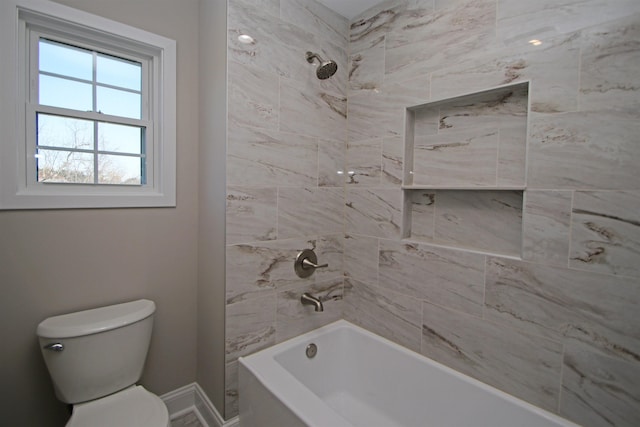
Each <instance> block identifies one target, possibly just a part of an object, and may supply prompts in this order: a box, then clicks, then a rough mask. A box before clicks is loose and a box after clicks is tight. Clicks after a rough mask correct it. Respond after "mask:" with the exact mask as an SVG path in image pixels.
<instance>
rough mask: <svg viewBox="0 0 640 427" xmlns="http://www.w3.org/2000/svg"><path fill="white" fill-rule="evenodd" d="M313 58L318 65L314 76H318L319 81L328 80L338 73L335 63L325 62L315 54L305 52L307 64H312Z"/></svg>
mask: <svg viewBox="0 0 640 427" xmlns="http://www.w3.org/2000/svg"><path fill="white" fill-rule="evenodd" d="M314 58H315V59H317V60H318V62H319V63H320V65H318V69H317V70H316V76H318V78H319V79H320V80H325V79H328V78H329V77H331V76H333V75H334V74H335V73H336V71H338V64H336V61H325V60H324V59H322V58H321V57H320V55H318V54H317V53H313V52H307V62H308V63H309V64H313V59H314Z"/></svg>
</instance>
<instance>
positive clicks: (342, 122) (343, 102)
mask: <svg viewBox="0 0 640 427" xmlns="http://www.w3.org/2000/svg"><path fill="white" fill-rule="evenodd" d="M309 72H311V71H310V70H309ZM313 73H314V75H315V71H313ZM314 78H315V77H314ZM346 124H347V98H346V96H345V95H342V94H338V93H331V92H327V91H324V90H318V89H317V88H313V87H309V85H304V84H301V83H298V82H295V81H293V80H287V79H283V80H281V82H280V130H282V131H285V132H291V133H295V134H297V135H309V136H314V137H317V138H327V139H333V140H338V141H344V140H345V135H346Z"/></svg>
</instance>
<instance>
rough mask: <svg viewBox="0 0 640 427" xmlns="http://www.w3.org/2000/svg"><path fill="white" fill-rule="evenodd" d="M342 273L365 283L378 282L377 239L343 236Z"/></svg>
mask: <svg viewBox="0 0 640 427" xmlns="http://www.w3.org/2000/svg"><path fill="white" fill-rule="evenodd" d="M344 267H345V269H344V275H345V277H347V278H350V279H355V280H357V281H359V282H362V283H365V284H367V285H377V284H378V239H377V238H375V237H369V236H359V235H356V234H347V235H346V236H345V238H344Z"/></svg>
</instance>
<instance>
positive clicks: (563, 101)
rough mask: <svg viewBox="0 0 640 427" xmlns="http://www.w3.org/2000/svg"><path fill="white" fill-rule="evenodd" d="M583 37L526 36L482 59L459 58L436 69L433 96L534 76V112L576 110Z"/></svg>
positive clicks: (457, 93) (500, 47) (569, 35)
mask: <svg viewBox="0 0 640 427" xmlns="http://www.w3.org/2000/svg"><path fill="white" fill-rule="evenodd" d="M580 41H581V39H580V33H571V34H567V35H562V36H558V37H555V38H551V39H545V40H544V43H543V44H542V45H539V46H533V45H531V44H529V43H527V42H526V41H525V42H523V43H519V44H517V45H514V46H496V47H495V48H492V49H491V52H487V53H488V54H487V55H483V56H482V57H481V58H472V59H461V60H460V61H456V62H454V63H453V64H452V65H447V66H445V67H442V68H440V69H439V70H437V71H434V72H433V74H432V77H431V84H432V93H431V96H432V97H433V99H443V98H447V97H453V96H457V95H461V94H465V93H473V92H477V91H481V90H485V89H486V88H490V87H496V86H502V85H506V84H511V83H517V82H522V81H526V80H531V81H532V86H533V89H532V90H531V92H530V94H529V97H530V98H531V110H532V111H536V112H547V113H552V112H565V111H576V109H577V105H578V94H577V92H578V83H579V79H578V77H579V67H580Z"/></svg>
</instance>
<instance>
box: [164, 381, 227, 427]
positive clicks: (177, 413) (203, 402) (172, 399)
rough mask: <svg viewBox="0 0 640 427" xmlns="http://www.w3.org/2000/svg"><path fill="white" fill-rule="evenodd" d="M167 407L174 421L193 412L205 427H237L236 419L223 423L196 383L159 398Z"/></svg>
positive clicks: (222, 419) (220, 416)
mask: <svg viewBox="0 0 640 427" xmlns="http://www.w3.org/2000/svg"><path fill="white" fill-rule="evenodd" d="M160 399H162V401H163V402H164V404H165V405H167V409H168V410H169V418H170V419H172V420H173V419H175V418H178V417H181V416H182V415H184V414H186V413H188V412H194V413H195V414H196V416H197V417H198V419H199V420H200V423H201V424H202V425H203V426H205V427H238V426H239V421H238V417H234V418H231V419H230V420H228V421H225V420H224V418H222V415H220V413H219V412H218V410H217V409H216V407H215V406H213V404H212V403H211V401H210V400H209V398H208V397H207V395H206V394H205V393H204V391H203V390H202V388H200V386H199V385H198V383H192V384H188V385H186V386H184V387H180V388H179V389H176V390H173V391H170V392H169V393H166V394H163V395H162V396H160Z"/></svg>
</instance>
